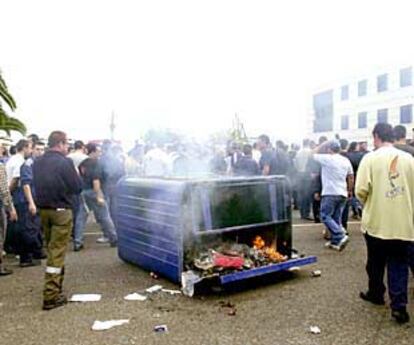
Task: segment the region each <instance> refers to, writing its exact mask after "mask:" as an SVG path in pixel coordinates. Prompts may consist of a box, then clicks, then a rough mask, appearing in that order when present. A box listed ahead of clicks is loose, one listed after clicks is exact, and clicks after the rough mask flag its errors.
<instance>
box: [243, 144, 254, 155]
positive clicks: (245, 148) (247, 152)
mask: <svg viewBox="0 0 414 345" xmlns="http://www.w3.org/2000/svg"><path fill="white" fill-rule="evenodd" d="M243 154H244V155H245V156H247V157H251V156H252V145H250V144H245V145H243Z"/></svg>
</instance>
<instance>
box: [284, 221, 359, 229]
mask: <svg viewBox="0 0 414 345" xmlns="http://www.w3.org/2000/svg"><path fill="white" fill-rule="evenodd" d="M348 224H351V225H353V224H361V222H348ZM320 225H323V223H308V224H306V223H305V224H293V225H292V227H294V228H308V227H311V226H320Z"/></svg>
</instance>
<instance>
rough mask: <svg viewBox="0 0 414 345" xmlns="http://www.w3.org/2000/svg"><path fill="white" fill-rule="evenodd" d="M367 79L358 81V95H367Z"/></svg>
mask: <svg viewBox="0 0 414 345" xmlns="http://www.w3.org/2000/svg"><path fill="white" fill-rule="evenodd" d="M367 84H368V82H367V80H366V79H365V80H360V81H359V82H358V97H362V96H366V95H367Z"/></svg>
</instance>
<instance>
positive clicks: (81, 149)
mask: <svg viewBox="0 0 414 345" xmlns="http://www.w3.org/2000/svg"><path fill="white" fill-rule="evenodd" d="M85 152H86V148H85V144H84V143H83V141H82V140H76V141H75V144H74V151H73V152H71V153H69V154H68V155H67V157H68V158H70V159H71V160H72V161H73V164H74V165H75V168H76V171H77V172H78V173H79V165H80V164H81V163H82V162H83V161H84V160H85V159H87V158H88V155H87V154H86V153H85ZM80 206H81V200H80V194H75V195H74V196H73V208H72V211H73V227H72V237H74V236H75V224H76V219H77V218H78V214H79V209H80Z"/></svg>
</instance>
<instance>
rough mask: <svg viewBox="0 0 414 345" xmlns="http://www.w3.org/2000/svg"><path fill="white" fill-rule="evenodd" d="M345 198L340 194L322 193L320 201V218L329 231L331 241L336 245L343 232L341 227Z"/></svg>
mask: <svg viewBox="0 0 414 345" xmlns="http://www.w3.org/2000/svg"><path fill="white" fill-rule="evenodd" d="M345 203H346V198H345V197H344V196H342V195H324V196H323V197H322V201H321V220H322V222H323V223H324V224H325V226H326V227H327V228H328V230H329V232H330V233H331V243H332V244H333V245H338V244H339V242H340V241H341V240H342V238H343V237H344V236H345V232H344V231H343V229H342V212H343V210H344V207H345Z"/></svg>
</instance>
